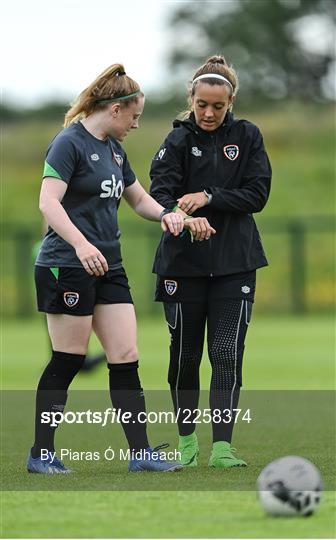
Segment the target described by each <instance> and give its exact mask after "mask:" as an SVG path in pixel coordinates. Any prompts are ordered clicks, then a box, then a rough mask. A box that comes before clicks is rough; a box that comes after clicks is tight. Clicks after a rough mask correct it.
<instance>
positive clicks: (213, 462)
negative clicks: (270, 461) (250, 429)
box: [209, 441, 247, 469]
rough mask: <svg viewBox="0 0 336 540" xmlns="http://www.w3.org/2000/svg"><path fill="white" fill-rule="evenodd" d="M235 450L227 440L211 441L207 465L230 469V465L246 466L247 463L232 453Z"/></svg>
mask: <svg viewBox="0 0 336 540" xmlns="http://www.w3.org/2000/svg"><path fill="white" fill-rule="evenodd" d="M236 451H237V450H236V449H235V448H233V447H232V446H231V444H230V443H229V442H226V441H217V442H215V443H213V446H212V452H211V456H210V459H209V467H214V468H215V469H230V468H231V467H246V466H247V463H246V462H245V461H243V460H242V459H239V458H237V457H236V456H234V455H233V452H236Z"/></svg>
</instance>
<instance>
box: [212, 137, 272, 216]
mask: <svg viewBox="0 0 336 540" xmlns="http://www.w3.org/2000/svg"><path fill="white" fill-rule="evenodd" d="M271 177H272V170H271V164H270V162H269V159H268V156H267V153H266V150H265V147H264V143H263V138H262V135H261V133H260V131H259V130H258V129H257V128H256V132H255V138H254V140H253V143H252V145H251V148H250V153H249V156H248V160H247V164H246V167H245V171H244V174H243V177H242V182H241V187H239V188H235V189H226V188H220V187H209V188H207V192H208V193H211V195H212V201H211V206H213V207H214V208H217V209H219V210H225V211H227V212H232V213H237V212H238V213H240V212H243V213H248V214H253V213H255V212H260V211H261V210H262V209H263V208H264V206H265V204H266V202H267V199H268V197H269V193H270V189H271Z"/></svg>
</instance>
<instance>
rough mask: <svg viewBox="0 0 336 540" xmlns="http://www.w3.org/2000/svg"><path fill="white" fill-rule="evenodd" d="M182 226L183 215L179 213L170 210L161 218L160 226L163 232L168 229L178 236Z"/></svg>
mask: <svg viewBox="0 0 336 540" xmlns="http://www.w3.org/2000/svg"><path fill="white" fill-rule="evenodd" d="M183 227H184V222H183V216H182V215H181V214H179V213H175V212H170V213H169V214H165V215H164V216H163V217H162V219H161V228H162V230H164V232H166V231H169V232H171V233H172V234H173V235H174V236H178V235H179V234H180V233H181V232H182V231H183Z"/></svg>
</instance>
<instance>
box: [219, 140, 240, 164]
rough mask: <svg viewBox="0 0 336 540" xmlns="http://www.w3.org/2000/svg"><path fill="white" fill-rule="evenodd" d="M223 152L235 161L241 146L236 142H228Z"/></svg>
mask: <svg viewBox="0 0 336 540" xmlns="http://www.w3.org/2000/svg"><path fill="white" fill-rule="evenodd" d="M223 152H224V155H225V157H227V158H228V159H229V160H230V161H234V160H235V159H237V157H238V156H239V146H237V145H236V144H227V145H226V146H224V148H223Z"/></svg>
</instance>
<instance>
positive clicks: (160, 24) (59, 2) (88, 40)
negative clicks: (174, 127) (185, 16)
mask: <svg viewBox="0 0 336 540" xmlns="http://www.w3.org/2000/svg"><path fill="white" fill-rule="evenodd" d="M176 4H177V2H174V1H163V0H138V1H137V0H90V1H88V0H54V1H51V0H29V1H25V0H20V1H18V0H10V1H9V2H6V3H3V4H2V10H1V23H2V24H1V38H0V39H1V41H2V46H1V50H2V51H7V54H2V59H1V74H2V99H3V101H4V102H9V103H11V104H13V105H15V106H17V107H21V106H22V107H25V106H38V105H39V104H41V103H42V102H46V101H48V100H50V99H51V98H53V99H54V98H55V97H56V98H59V100H64V99H65V100H70V101H71V100H73V99H74V98H75V97H76V96H77V95H78V94H79V92H80V91H81V90H83V89H84V88H85V87H86V86H88V84H90V82H91V81H92V80H93V79H95V77H96V76H97V75H98V74H99V73H100V72H102V71H103V70H104V69H105V68H106V67H107V66H109V65H110V64H113V63H115V62H122V63H123V64H124V66H125V68H126V72H127V73H128V74H129V75H130V76H131V77H132V78H134V79H135V80H136V81H137V82H138V83H139V84H140V86H141V87H142V89H143V90H144V91H145V92H148V91H153V92H154V91H155V90H157V89H159V88H162V84H163V83H164V80H165V78H166V77H168V74H167V72H166V67H165V66H166V60H165V57H166V55H167V52H168V42H169V39H168V36H167V30H166V25H165V21H166V20H167V17H168V15H169V13H171V12H172V11H173V10H174V9H175V7H176Z"/></svg>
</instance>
